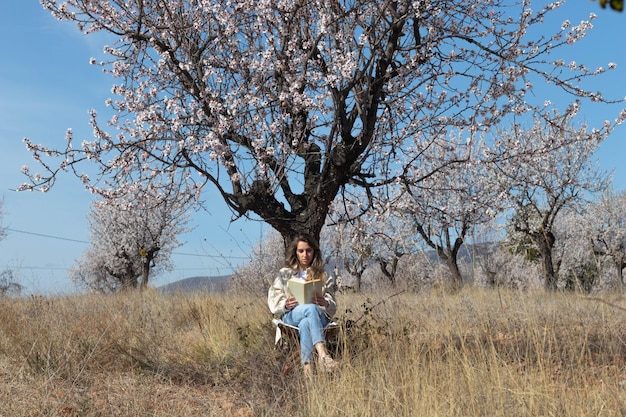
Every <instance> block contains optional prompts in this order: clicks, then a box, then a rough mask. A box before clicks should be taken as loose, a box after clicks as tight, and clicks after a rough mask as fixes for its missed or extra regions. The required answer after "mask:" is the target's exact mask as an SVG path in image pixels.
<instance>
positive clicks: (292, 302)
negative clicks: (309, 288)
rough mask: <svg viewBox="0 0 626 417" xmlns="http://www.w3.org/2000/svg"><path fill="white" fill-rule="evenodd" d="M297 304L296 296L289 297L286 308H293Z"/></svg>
mask: <svg viewBox="0 0 626 417" xmlns="http://www.w3.org/2000/svg"><path fill="white" fill-rule="evenodd" d="M297 305H298V300H296V299H295V298H294V297H289V298H287V301H286V302H285V308H286V309H287V310H293V309H294V308H296V306H297Z"/></svg>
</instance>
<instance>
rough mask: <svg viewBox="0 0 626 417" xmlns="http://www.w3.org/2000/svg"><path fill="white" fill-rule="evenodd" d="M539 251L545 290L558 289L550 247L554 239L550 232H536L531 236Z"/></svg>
mask: <svg viewBox="0 0 626 417" xmlns="http://www.w3.org/2000/svg"><path fill="white" fill-rule="evenodd" d="M533 238H534V239H535V242H536V243H537V246H538V247H539V252H540V253H541V259H542V262H543V274H544V280H545V281H544V287H545V289H546V290H547V291H552V292H554V291H556V290H557V289H558V286H557V284H558V277H557V274H556V272H555V269H554V262H553V260H552V248H553V247H554V241H555V240H556V239H555V237H554V234H552V232H545V233H541V234H536V235H534V236H533Z"/></svg>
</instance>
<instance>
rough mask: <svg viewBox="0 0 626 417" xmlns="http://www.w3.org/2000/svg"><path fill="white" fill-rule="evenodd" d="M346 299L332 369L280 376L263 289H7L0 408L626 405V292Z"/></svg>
mask: <svg viewBox="0 0 626 417" xmlns="http://www.w3.org/2000/svg"><path fill="white" fill-rule="evenodd" d="M604 297H605V298H604V299H598V298H596V299H588V298H585V297H584V296H581V295H575V294H544V293H528V292H496V291H488V290H474V289H469V288H468V289H465V290H463V291H461V292H459V293H456V294H446V293H443V292H440V293H438V292H433V293H429V294H409V293H399V294H392V293H389V294H385V295H373V294H370V295H369V298H368V295H367V294H351V295H344V296H340V297H339V298H340V300H339V301H340V307H341V308H340V311H339V315H338V319H339V321H340V322H341V324H342V325H343V330H342V332H341V337H340V340H339V345H338V352H337V356H338V358H339V359H340V360H341V363H342V366H341V370H340V372H337V373H336V374H333V375H324V374H319V375H316V377H315V378H314V380H313V381H307V380H305V378H303V377H302V375H300V373H299V372H292V373H288V374H286V375H285V374H283V373H282V365H283V356H282V353H281V352H279V351H277V350H276V349H274V347H273V329H272V327H271V325H270V323H269V319H270V316H269V313H268V311H267V307H266V305H265V299H264V297H263V296H260V297H256V298H252V297H245V296H241V295H226V296H224V295H220V296H207V295H179V296H163V295H160V294H158V293H157V292H147V293H145V294H142V295H138V294H134V295H116V296H106V297H105V296H94V295H86V296H75V297H60V298H27V299H0V308H1V310H0V311H2V320H1V321H0V416H1V417H9V416H10V417H14V416H76V417H77V416H282V415H295V416H302V417H304V416H388V415H393V416H429V417H436V416H455V417H456V416H490V417H491V416H507V417H511V416H622V415H626V405H625V404H626V361H625V359H626V343H625V342H626V328H625V327H624V324H623V323H624V315H625V314H626V313H625V310H624V307H625V306H626V301H625V300H624V299H623V298H621V297H619V298H615V297H613V298H612V299H609V298H608V297H609V296H608V295H607V296H604Z"/></svg>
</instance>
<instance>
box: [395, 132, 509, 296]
mask: <svg viewBox="0 0 626 417" xmlns="http://www.w3.org/2000/svg"><path fill="white" fill-rule="evenodd" d="M477 142H478V143H474V139H473V138H472V137H471V135H468V134H467V133H466V132H454V133H452V132H450V133H448V134H447V135H446V139H445V142H444V141H441V143H445V144H446V146H444V147H439V146H437V147H433V152H432V154H433V155H432V157H431V158H429V159H430V160H434V161H442V160H460V161H467V162H463V163H458V164H454V165H451V166H446V167H442V168H441V169H439V170H437V171H433V174H432V175H430V176H428V177H426V178H424V180H422V181H421V182H420V183H419V184H410V183H407V184H405V185H404V192H403V194H402V196H401V197H400V198H399V199H398V203H397V204H396V205H395V210H396V211H398V212H399V213H402V214H403V215H404V216H405V217H406V218H407V219H409V224H410V225H408V227H409V228H410V229H411V230H414V231H415V233H416V234H418V235H419V236H420V237H421V238H422V240H423V241H424V243H426V244H427V245H428V246H429V247H430V248H432V249H433V250H434V251H435V252H436V253H437V256H438V257H439V259H440V260H441V261H442V262H444V263H445V264H446V266H447V268H448V270H449V272H450V285H451V287H453V288H459V287H460V286H461V285H462V283H463V278H462V276H461V271H460V269H459V264H458V257H459V252H460V250H461V248H462V246H463V244H464V243H465V241H466V239H467V238H468V236H469V235H470V234H471V232H472V231H473V230H474V228H476V227H477V226H480V225H483V224H487V223H490V222H491V221H492V220H493V218H494V217H496V216H497V215H499V214H500V213H501V212H502V211H503V210H504V204H505V200H504V199H503V198H502V195H504V193H503V192H502V188H501V186H500V185H499V184H498V182H497V181H496V180H495V179H494V178H493V177H492V175H491V172H490V170H489V169H488V167H489V163H490V161H489V159H488V158H487V159H484V158H483V157H484V155H483V154H482V151H481V149H482V146H483V145H482V141H477ZM435 163H437V164H438V162H435ZM433 168H434V167H433Z"/></svg>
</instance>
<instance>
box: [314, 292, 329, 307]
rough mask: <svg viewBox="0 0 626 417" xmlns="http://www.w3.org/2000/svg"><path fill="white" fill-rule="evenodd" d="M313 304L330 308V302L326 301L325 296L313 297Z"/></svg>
mask: <svg viewBox="0 0 626 417" xmlns="http://www.w3.org/2000/svg"><path fill="white" fill-rule="evenodd" d="M313 302H314V303H315V304H317V305H318V306H320V307H328V300H326V299H325V298H324V296H323V295H319V294H315V295H313Z"/></svg>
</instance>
